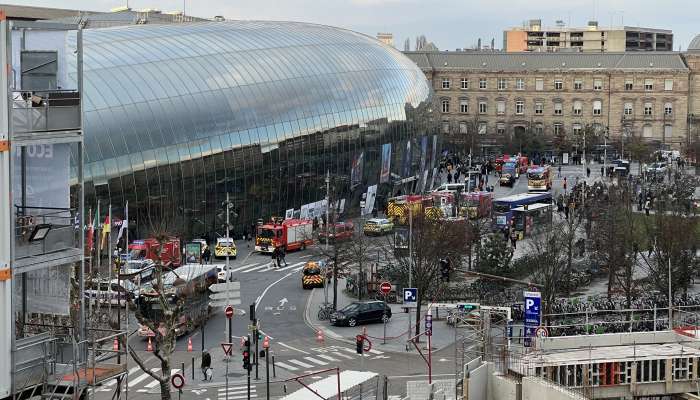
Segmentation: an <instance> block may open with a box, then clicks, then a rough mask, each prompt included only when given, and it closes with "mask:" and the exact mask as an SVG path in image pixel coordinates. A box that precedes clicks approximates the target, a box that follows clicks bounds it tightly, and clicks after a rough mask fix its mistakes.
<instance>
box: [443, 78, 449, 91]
mask: <svg viewBox="0 0 700 400" xmlns="http://www.w3.org/2000/svg"><path fill="white" fill-rule="evenodd" d="M442 88H443V89H449V88H450V78H442Z"/></svg>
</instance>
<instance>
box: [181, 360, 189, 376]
mask: <svg viewBox="0 0 700 400" xmlns="http://www.w3.org/2000/svg"><path fill="white" fill-rule="evenodd" d="M180 373H181V374H182V376H183V377H185V376H187V375H185V363H184V362H183V363H182V369H181V370H180Z"/></svg>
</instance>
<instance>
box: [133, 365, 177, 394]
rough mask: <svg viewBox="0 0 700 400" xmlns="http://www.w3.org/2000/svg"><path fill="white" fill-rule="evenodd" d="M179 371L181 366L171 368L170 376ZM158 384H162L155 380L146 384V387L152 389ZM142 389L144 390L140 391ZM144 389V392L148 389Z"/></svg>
mask: <svg viewBox="0 0 700 400" xmlns="http://www.w3.org/2000/svg"><path fill="white" fill-rule="evenodd" d="M179 372H180V369H179V368H176V369H171V370H170V376H173V375H175V374H177V373H179ZM158 385H160V382H158V381H156V380H154V381H153V382H151V383H149V384H148V385H146V388H148V389H152V388H154V387H156V386H158ZM141 390H143V389H139V391H141ZM143 391H144V392H147V391H148V390H143Z"/></svg>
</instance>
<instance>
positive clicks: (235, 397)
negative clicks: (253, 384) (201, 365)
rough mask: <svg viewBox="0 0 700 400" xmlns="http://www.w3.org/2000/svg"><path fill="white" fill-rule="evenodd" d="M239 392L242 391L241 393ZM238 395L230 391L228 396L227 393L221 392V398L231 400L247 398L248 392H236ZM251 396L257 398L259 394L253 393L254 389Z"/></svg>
mask: <svg viewBox="0 0 700 400" xmlns="http://www.w3.org/2000/svg"><path fill="white" fill-rule="evenodd" d="M238 393H241V394H240V395H239V394H238ZM235 394H236V395H235V396H233V393H229V394H228V396H226V394H225V393H219V398H220V399H229V400H238V399H245V398H247V396H248V394H247V393H245V392H236V393H235ZM250 398H251V399H257V398H258V395H257V393H253V390H251V391H250Z"/></svg>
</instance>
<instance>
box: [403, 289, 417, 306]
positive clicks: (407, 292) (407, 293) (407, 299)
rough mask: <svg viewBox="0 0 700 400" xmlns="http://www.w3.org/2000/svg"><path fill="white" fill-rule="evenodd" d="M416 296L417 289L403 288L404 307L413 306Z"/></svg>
mask: <svg viewBox="0 0 700 400" xmlns="http://www.w3.org/2000/svg"><path fill="white" fill-rule="evenodd" d="M417 297H418V289H416V288H404V289H403V305H404V306H405V307H415V306H416V301H417Z"/></svg>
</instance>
